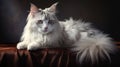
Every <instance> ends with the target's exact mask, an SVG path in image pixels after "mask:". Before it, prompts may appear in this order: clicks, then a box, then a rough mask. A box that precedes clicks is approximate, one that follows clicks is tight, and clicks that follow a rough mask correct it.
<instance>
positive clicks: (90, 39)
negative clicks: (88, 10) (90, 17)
mask: <svg viewBox="0 0 120 67" xmlns="http://www.w3.org/2000/svg"><path fill="white" fill-rule="evenodd" d="M57 4H58V3H54V4H53V5H51V6H50V7H49V8H45V9H40V8H38V7H37V6H35V5H34V4H31V7H30V13H29V14H28V18H27V24H26V26H25V28H24V31H23V34H22V36H21V41H20V42H19V43H18V44H17V49H27V50H37V49H40V48H62V47H65V48H69V49H70V50H71V51H73V52H75V53H77V55H76V58H77V60H78V61H79V62H80V63H82V62H83V61H84V60H85V59H89V60H91V61H92V62H95V61H97V60H98V58H102V59H104V58H105V57H107V58H108V59H110V53H113V52H114V51H115V49H116V47H115V45H114V44H113V41H112V38H111V37H109V36H108V35H107V34H105V33H102V32H101V31H99V30H98V29H96V28H94V27H93V26H92V25H91V24H90V23H87V22H83V21H81V20H73V19H72V18H70V19H68V20H65V21H59V20H58V19H57V17H56V15H55V14H56V6H57ZM63 44H64V45H63Z"/></svg>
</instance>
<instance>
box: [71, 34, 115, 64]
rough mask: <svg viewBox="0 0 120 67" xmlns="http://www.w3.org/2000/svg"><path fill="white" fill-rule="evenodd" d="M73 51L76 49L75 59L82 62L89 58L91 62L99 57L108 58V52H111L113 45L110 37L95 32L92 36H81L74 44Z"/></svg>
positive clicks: (113, 48)
mask: <svg viewBox="0 0 120 67" xmlns="http://www.w3.org/2000/svg"><path fill="white" fill-rule="evenodd" d="M74 45H75V48H74V49H73V51H77V60H79V62H80V63H81V62H83V61H85V60H87V61H88V60H90V61H91V62H92V63H94V62H96V61H98V60H100V59H102V60H103V59H104V60H105V59H108V60H111V59H110V55H109V54H110V53H113V51H114V50H115V46H114V45H113V43H112V42H111V38H110V37H108V36H107V35H105V34H101V33H100V34H97V35H95V36H93V37H83V38H81V39H80V40H79V41H78V42H76V43H75V44H74Z"/></svg>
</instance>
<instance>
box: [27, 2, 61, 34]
mask: <svg viewBox="0 0 120 67" xmlns="http://www.w3.org/2000/svg"><path fill="white" fill-rule="evenodd" d="M56 6H57V3H55V4H53V5H52V6H50V7H49V8H45V9H40V8H38V7H37V6H35V5H34V4H31V8H30V13H29V15H28V19H27V20H28V24H30V27H31V29H32V30H34V31H38V32H40V33H41V34H48V33H51V32H53V31H55V30H56V29H57V28H58V27H59V23H58V20H57V18H56V16H55V13H56Z"/></svg>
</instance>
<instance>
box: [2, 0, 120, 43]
mask: <svg viewBox="0 0 120 67" xmlns="http://www.w3.org/2000/svg"><path fill="white" fill-rule="evenodd" d="M30 2H31V3H33V4H35V5H37V6H38V7H39V8H42V9H44V8H46V7H49V6H51V5H52V4H53V3H55V2H59V4H58V6H57V9H58V12H57V17H58V19H59V20H64V19H68V18H69V17H73V18H74V19H82V20H84V21H86V22H91V23H92V24H93V25H94V26H95V27H96V28H98V29H99V30H101V31H103V32H104V33H106V34H109V35H110V37H112V38H113V40H114V41H120V30H119V29H120V24H119V17H118V16H119V15H118V14H119V12H120V11H119V8H120V7H119V2H117V1H116V0H113V1H112V0H111V1H110V0H0V43H17V42H18V41H19V39H20V36H21V34H22V31H23V28H24V26H25V24H26V18H27V15H28V11H29V8H30Z"/></svg>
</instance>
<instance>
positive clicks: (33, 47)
mask: <svg viewBox="0 0 120 67" xmlns="http://www.w3.org/2000/svg"><path fill="white" fill-rule="evenodd" d="M38 48H39V45H38V44H29V45H28V46H27V50H37V49H38Z"/></svg>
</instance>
